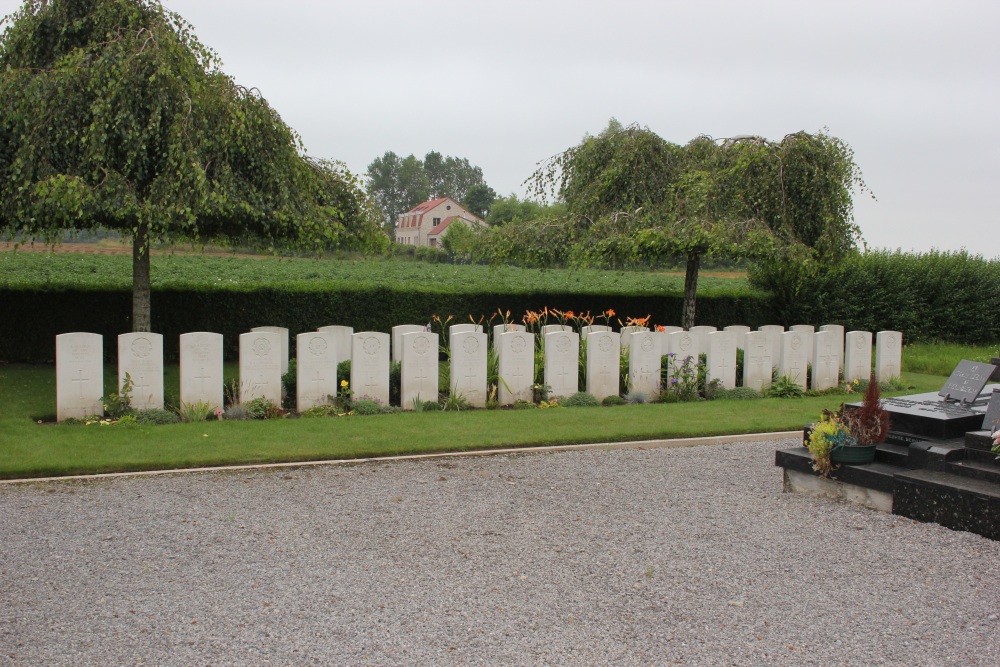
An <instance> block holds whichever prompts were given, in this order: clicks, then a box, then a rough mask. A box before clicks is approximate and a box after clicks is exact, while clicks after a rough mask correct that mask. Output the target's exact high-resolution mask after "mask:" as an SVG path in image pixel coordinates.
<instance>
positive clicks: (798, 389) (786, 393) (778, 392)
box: [767, 375, 805, 398]
mask: <svg viewBox="0 0 1000 667" xmlns="http://www.w3.org/2000/svg"><path fill="white" fill-rule="evenodd" d="M804 394H805V392H804V390H803V389H802V386H801V385H799V384H798V383H796V382H795V380H794V379H792V378H791V377H790V376H788V375H782V376H780V377H778V378H777V379H775V381H774V382H772V383H771V386H770V388H769V389H768V390H767V396H768V397H769V398H802V396H803V395H804Z"/></svg>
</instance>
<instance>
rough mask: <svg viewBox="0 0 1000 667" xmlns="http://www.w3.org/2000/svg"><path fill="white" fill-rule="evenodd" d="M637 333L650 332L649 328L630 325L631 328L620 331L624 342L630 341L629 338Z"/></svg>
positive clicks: (623, 328)
mask: <svg viewBox="0 0 1000 667" xmlns="http://www.w3.org/2000/svg"><path fill="white" fill-rule="evenodd" d="M636 331H649V327H638V326H634V325H630V326H627V327H622V328H621V330H620V331H619V333H620V334H621V336H622V340H623V341H625V340H628V339H627V336H628V335H629V334H632V333H635V332H636ZM625 344H626V345H627V344H628V343H625Z"/></svg>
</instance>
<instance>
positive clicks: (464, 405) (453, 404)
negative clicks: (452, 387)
mask: <svg viewBox="0 0 1000 667" xmlns="http://www.w3.org/2000/svg"><path fill="white" fill-rule="evenodd" d="M441 409H442V410H443V411H445V412H459V411H461V410H471V409H472V405H471V404H470V403H469V400H468V399H467V398H465V396H463V395H462V394H461V392H455V391H453V392H451V393H450V394H448V396H447V397H445V399H444V402H443V403H442V404H441Z"/></svg>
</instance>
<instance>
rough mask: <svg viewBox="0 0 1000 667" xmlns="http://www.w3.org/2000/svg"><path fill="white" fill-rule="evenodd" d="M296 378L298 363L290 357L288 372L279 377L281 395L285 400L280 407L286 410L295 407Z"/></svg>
mask: <svg viewBox="0 0 1000 667" xmlns="http://www.w3.org/2000/svg"><path fill="white" fill-rule="evenodd" d="M298 377H299V376H298V362H297V361H296V360H295V357H292V358H291V359H289V360H288V371H287V372H286V373H285V374H284V375H282V376H281V387H282V389H283V391H282V394H283V395H284V399H285V400H284V405H282V407H283V408H285V409H286V410H290V409H292V407H293V406H294V405H295V400H296V394H295V392H296V390H297V387H298Z"/></svg>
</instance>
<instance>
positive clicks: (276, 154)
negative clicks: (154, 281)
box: [0, 0, 387, 330]
mask: <svg viewBox="0 0 1000 667" xmlns="http://www.w3.org/2000/svg"><path fill="white" fill-rule="evenodd" d="M218 64H219V63H218V59H217V56H216V54H215V53H214V52H212V51H211V50H210V49H208V48H207V47H205V46H204V45H203V44H201V43H200V42H199V41H198V40H197V38H195V36H194V34H193V31H192V27H191V26H190V24H188V23H187V22H185V21H184V20H183V19H182V18H181V17H180V16H179V15H177V14H176V13H174V12H171V11H169V10H167V9H165V8H164V7H163V6H162V5H161V3H160V2H159V1H158V0H103V1H101V2H94V1H89V2H79V1H77V0H51V1H49V2H27V3H25V4H24V5H23V6H22V8H21V9H20V10H19V11H18V12H16V13H15V14H14V15H13V16H12V17H11V21H10V22H9V24H8V25H7V27H6V29H5V30H4V32H3V35H2V36H0V99H3V100H4V103H3V105H0V133H2V135H0V137H2V141H0V145H2V146H3V148H2V149H0V232H7V233H10V234H18V235H20V238H24V239H33V238H41V239H46V240H50V239H53V238H54V237H55V236H56V235H57V234H58V233H59V232H60V231H61V230H65V229H77V230H91V229H110V230H117V231H119V232H121V233H122V234H123V235H125V236H127V237H130V238H132V239H133V246H134V252H135V255H136V258H137V260H138V261H137V265H136V266H137V273H136V277H135V278H136V279H135V285H134V288H135V289H136V294H137V295H139V296H140V297H142V296H143V295H145V296H146V297H147V298H146V306H147V308H146V309H145V310H143V309H142V308H141V307H138V306H137V309H136V313H135V317H136V322H135V325H136V327H137V330H145V329H144V328H142V327H143V326H144V324H143V323H142V320H145V326H147V327H148V319H149V312H148V285H147V284H146V282H145V277H144V275H143V274H144V273H145V276H147V277H148V272H147V271H148V261H147V260H148V248H149V241H150V240H171V239H195V240H199V241H205V240H213V239H218V240H223V241H226V240H238V241H246V240H250V239H254V240H255V241H254V242H255V243H257V244H260V245H262V246H263V247H265V248H276V247H281V246H286V245H296V246H300V247H304V248H308V249H327V248H336V247H356V248H364V249H378V248H382V247H384V246H385V244H386V243H387V239H386V238H385V236H384V235H383V234H382V233H381V232H380V231H379V229H378V226H377V214H376V212H375V210H374V208H373V206H372V205H370V204H369V202H368V199H367V197H365V195H364V193H363V192H362V190H361V189H360V188H359V185H358V182H357V180H356V179H355V178H354V177H353V176H352V175H351V174H350V173H349V172H348V171H347V169H346V168H345V167H344V166H343V165H342V164H339V163H335V162H329V161H324V160H316V159H311V158H307V157H306V156H305V155H304V152H303V150H302V146H301V142H300V140H299V137H298V136H297V135H296V134H295V133H294V132H293V131H292V130H291V129H289V128H288V127H287V126H286V125H285V124H284V122H282V120H281V118H280V117H279V116H278V114H277V112H276V111H275V110H274V109H273V108H271V107H270V105H268V103H267V101H266V100H264V99H263V98H262V97H261V96H260V94H259V93H258V92H257V91H256V89H253V88H245V87H243V86H240V85H238V84H236V82H234V81H233V80H232V79H231V78H230V77H228V76H227V75H225V74H224V73H222V72H221V71H220V70H219V69H218ZM141 267H145V269H143V268H141ZM138 303H139V301H138V300H137V304H138Z"/></svg>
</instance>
